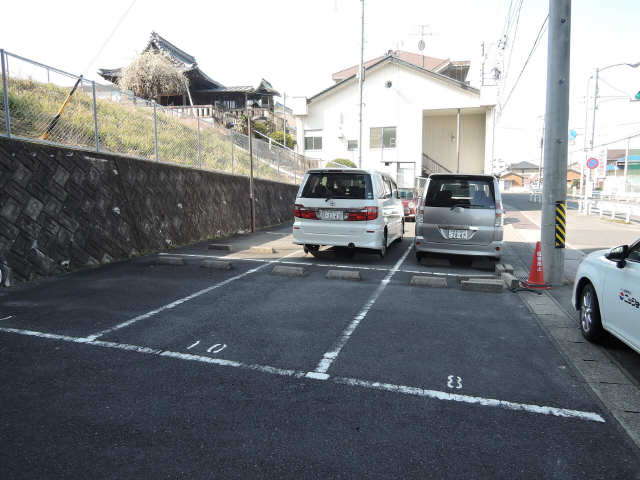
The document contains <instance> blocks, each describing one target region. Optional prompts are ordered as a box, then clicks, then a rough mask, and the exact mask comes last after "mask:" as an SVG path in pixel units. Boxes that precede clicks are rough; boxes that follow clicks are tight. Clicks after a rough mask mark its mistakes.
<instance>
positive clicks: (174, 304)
mask: <svg viewBox="0 0 640 480" xmlns="http://www.w3.org/2000/svg"><path fill="white" fill-rule="evenodd" d="M295 253H297V252H292V253H289V254H288V255H285V256H284V257H281V258H287V257H290V256H291V255H294V254H295ZM275 262H277V260H271V261H269V262H267V263H265V264H264V265H260V266H259V267H256V268H252V269H251V270H247V271H246V272H244V273H241V274H239V275H236V276H235V277H231V278H227V279H226V280H223V281H222V282H220V283H216V284H215V285H211V286H210V287H207V288H203V289H202V290H199V291H197V292H195V293H192V294H191V295H187V296H186V297H183V298H180V299H178V300H175V301H173V302H171V303H168V304H167V305H164V306H162V307H160V308H156V309H155V310H151V311H150V312H147V313H143V314H142V315H138V316H137V317H134V318H131V319H129V320H127V321H125V322H122V323H120V324H118V325H116V326H114V327H110V328H107V329H105V330H102V331H101V332H98V333H95V334H93V335H89V336H88V337H87V338H88V339H89V340H95V339H97V338H100V337H102V336H104V335H107V334H109V333H112V332H115V331H116V330H120V329H121V328H125V327H128V326H130V325H133V324H134V323H137V322H139V321H140V320H145V319H147V318H150V317H153V316H154V315H157V314H158V313H160V312H164V311H165V310H170V309H172V308H175V307H177V306H178V305H182V304H183V303H185V302H188V301H189V300H193V299H194V298H197V297H199V296H201V295H204V294H205V293H209V292H210V291H212V290H215V289H217V288H220V287H224V286H225V285H227V284H229V283H231V282H233V281H235V280H239V279H241V278H243V277H246V276H247V275H251V274H252V273H255V272H257V271H258V270H262V269H263V268H265V267H268V266H269V265H270V264H272V263H275Z"/></svg>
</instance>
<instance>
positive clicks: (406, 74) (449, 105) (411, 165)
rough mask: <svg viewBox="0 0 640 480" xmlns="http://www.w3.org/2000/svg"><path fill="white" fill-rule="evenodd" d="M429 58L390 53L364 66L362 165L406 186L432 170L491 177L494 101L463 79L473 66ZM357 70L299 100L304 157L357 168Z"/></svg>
mask: <svg viewBox="0 0 640 480" xmlns="http://www.w3.org/2000/svg"><path fill="white" fill-rule="evenodd" d="M424 58H425V59H428V61H427V62H425V61H424V60H422V62H421V61H420V59H421V55H416V54H411V53H408V52H399V51H390V52H388V53H387V55H385V56H383V57H379V58H377V59H374V60H372V61H369V62H367V63H365V69H366V71H365V81H364V91H363V104H364V106H363V126H362V132H363V134H362V142H363V149H362V167H363V168H373V169H377V170H381V171H385V172H388V173H390V174H391V175H392V176H394V177H395V178H396V180H397V182H398V184H399V185H401V186H413V184H414V178H415V177H416V176H423V175H425V174H427V173H430V172H435V171H447V170H448V171H451V172H457V171H459V172H464V173H492V158H493V152H492V140H493V125H494V118H493V116H494V110H495V109H494V106H495V101H493V100H492V99H488V98H484V96H483V95H481V92H480V90H479V89H477V88H474V87H472V86H470V85H469V84H468V83H466V82H465V81H464V80H465V79H466V75H467V71H468V68H469V63H468V62H450V61H449V60H439V59H433V58H430V57H424ZM422 65H425V66H424V67H423V66H422ZM434 65H435V66H434ZM430 68H431V69H430ZM357 70H358V68H357V67H351V68H350V69H346V70H343V71H342V72H338V73H337V74H334V80H336V81H337V83H336V84H335V85H333V86H331V87H329V88H327V89H325V90H323V91H321V92H320V93H318V94H316V95H314V96H312V97H310V98H305V97H296V98H295V99H294V104H293V111H294V115H295V116H296V124H297V142H298V149H299V152H300V153H303V154H305V155H307V156H309V157H314V158H319V159H321V160H323V161H329V160H333V159H336V158H347V159H349V160H352V161H353V162H354V163H356V164H358V137H359V123H358V106H359V87H358V78H357V75H356V74H355V73H354V72H356V71H357ZM438 72H441V73H438ZM456 78H458V79H456ZM483 93H485V92H483ZM492 93H493V92H492ZM458 137H459V138H458ZM458 157H459V161H458Z"/></svg>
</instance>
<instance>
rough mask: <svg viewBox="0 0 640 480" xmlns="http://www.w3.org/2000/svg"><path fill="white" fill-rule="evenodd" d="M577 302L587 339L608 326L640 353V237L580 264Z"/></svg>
mask: <svg viewBox="0 0 640 480" xmlns="http://www.w3.org/2000/svg"><path fill="white" fill-rule="evenodd" d="M573 306H574V307H575V308H576V309H577V310H580V328H581V329H582V334H583V335H584V337H585V338H586V339H587V340H590V341H596V340H598V339H599V338H600V337H601V336H602V334H603V333H604V331H605V330H606V331H607V332H610V333H612V334H613V335H615V336H616V337H618V338H619V339H620V340H622V341H623V342H624V343H626V344H627V345H629V346H630V347H631V348H633V349H634V350H635V351H636V352H638V353H640V239H638V240H637V241H636V242H635V243H634V244H633V245H631V246H628V245H623V246H620V247H616V248H612V249H611V250H608V251H607V250H600V251H597V252H593V253H591V254H590V255H588V256H587V257H586V258H585V259H584V260H583V262H582V263H581V264H580V267H578V273H577V274H576V281H575V284H574V287H573Z"/></svg>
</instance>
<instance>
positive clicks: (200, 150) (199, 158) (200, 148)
mask: <svg viewBox="0 0 640 480" xmlns="http://www.w3.org/2000/svg"><path fill="white" fill-rule="evenodd" d="M196 120H197V123H198V164H199V165H200V168H201V169H202V147H201V146H200V117H197V118H196Z"/></svg>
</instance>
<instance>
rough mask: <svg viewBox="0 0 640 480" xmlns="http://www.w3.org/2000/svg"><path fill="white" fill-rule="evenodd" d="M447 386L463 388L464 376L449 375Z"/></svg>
mask: <svg viewBox="0 0 640 480" xmlns="http://www.w3.org/2000/svg"><path fill="white" fill-rule="evenodd" d="M447 387H449V388H457V389H461V388H462V378H460V377H458V376H456V375H449V376H448V377H447Z"/></svg>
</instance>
